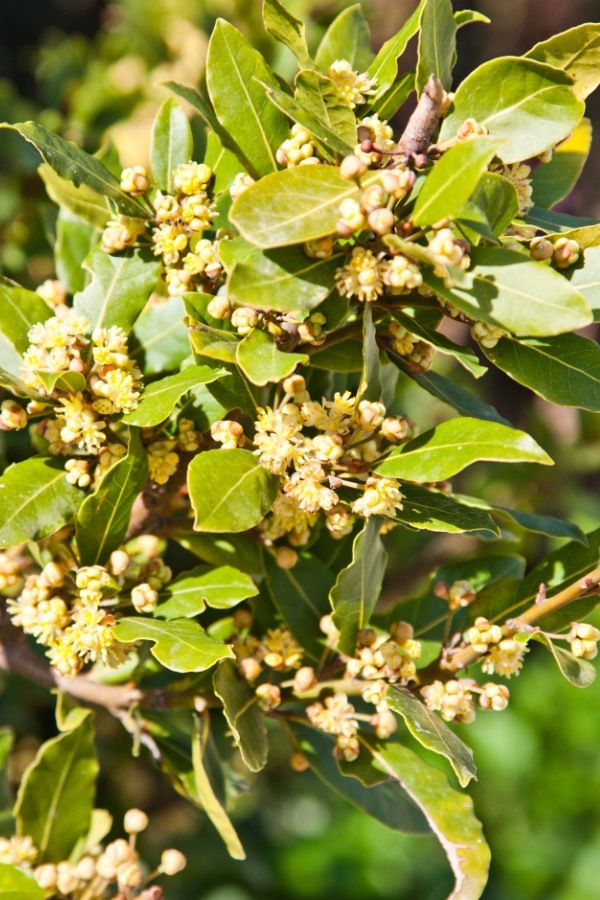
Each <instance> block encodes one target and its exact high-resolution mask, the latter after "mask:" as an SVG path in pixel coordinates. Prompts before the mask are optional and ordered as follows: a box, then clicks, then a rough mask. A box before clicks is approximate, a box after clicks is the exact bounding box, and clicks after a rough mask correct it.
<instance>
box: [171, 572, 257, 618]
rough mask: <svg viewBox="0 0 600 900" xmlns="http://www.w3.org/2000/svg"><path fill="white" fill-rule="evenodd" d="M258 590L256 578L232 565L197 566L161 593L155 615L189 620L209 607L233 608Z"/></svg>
mask: <svg viewBox="0 0 600 900" xmlns="http://www.w3.org/2000/svg"><path fill="white" fill-rule="evenodd" d="M256 594H258V590H257V588H256V587H255V585H254V582H253V581H252V579H251V578H250V577H249V576H248V575H246V574H245V573H244V572H240V571H239V569H234V568H233V567H232V566H218V567H217V568H212V567H210V566H196V568H195V569H191V570H190V571H189V572H183V573H182V574H181V575H178V576H177V578H175V579H174V580H173V581H171V582H170V583H169V584H168V585H167V586H166V587H165V588H164V589H163V590H162V591H161V593H160V599H161V601H162V602H161V603H160V604H159V605H158V606H157V607H156V609H155V611H154V615H155V616H157V617H158V618H161V619H188V618H193V617H194V616H197V615H199V614H200V613H201V612H204V610H205V609H206V606H207V604H208V606H212V607H213V608H214V609H231V608H232V607H233V606H237V604H238V603H241V602H242V600H247V599H248V598H249V597H254V596H255V595H256Z"/></svg>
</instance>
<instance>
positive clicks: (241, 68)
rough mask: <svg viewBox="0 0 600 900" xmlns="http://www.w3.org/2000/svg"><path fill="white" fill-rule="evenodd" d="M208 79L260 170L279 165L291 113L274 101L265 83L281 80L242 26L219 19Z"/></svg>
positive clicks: (220, 111)
mask: <svg viewBox="0 0 600 900" xmlns="http://www.w3.org/2000/svg"><path fill="white" fill-rule="evenodd" d="M206 82H207V85H208V92H209V94H210V99H211V100H212V103H213V106H214V110H215V113H216V116H217V119H218V120H219V122H220V123H221V125H222V126H223V127H224V128H225V129H227V130H230V131H231V132H232V134H234V135H235V141H236V143H237V144H238V145H239V147H240V148H241V149H242V151H243V153H244V155H245V156H247V157H248V159H249V160H250V161H251V163H252V165H253V166H254V168H255V169H256V171H257V172H258V173H259V174H260V175H266V174H267V173H268V172H274V171H275V170H276V169H277V162H276V160H275V151H276V150H277V147H279V145H280V144H282V143H283V141H285V140H287V138H288V136H289V128H288V122H287V119H286V117H285V116H284V115H283V113H281V112H280V111H279V110H278V109H276V108H275V107H274V106H273V105H272V104H271V103H269V101H268V99H267V97H266V95H265V92H264V88H263V87H262V86H261V84H259V82H263V83H266V84H268V85H269V86H270V87H273V88H278V87H279V84H278V82H277V79H276V78H275V76H274V75H273V73H272V72H271V70H270V69H269V67H268V66H267V64H266V62H265V61H264V59H263V57H262V56H261V54H260V53H259V52H258V50H255V49H254V48H253V47H252V46H251V45H250V44H249V43H248V41H247V40H246V38H245V37H244V36H243V35H242V34H240V32H239V31H237V29H235V28H234V27H233V25H230V24H229V23H228V22H225V21H224V19H217V24H216V25H215V27H214V30H213V33H212V35H211V38H210V41H209V44H208V57H207V61H206Z"/></svg>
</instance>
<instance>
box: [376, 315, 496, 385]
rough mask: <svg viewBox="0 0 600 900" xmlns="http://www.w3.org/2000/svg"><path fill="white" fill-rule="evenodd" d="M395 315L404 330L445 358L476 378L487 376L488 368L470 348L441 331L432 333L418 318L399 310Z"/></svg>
mask: <svg viewBox="0 0 600 900" xmlns="http://www.w3.org/2000/svg"><path fill="white" fill-rule="evenodd" d="M393 315H394V319H396V321H397V322H399V323H400V325H402V327H403V328H406V330H407V331H410V332H411V333H412V334H415V335H416V336H417V337H419V338H420V339H421V340H422V341H425V342H426V343H427V344H431V346H432V347H435V349H436V350H439V352H440V353H442V354H443V355H444V356H450V357H452V358H453V359H455V360H456V361H457V362H458V363H460V365H461V366H462V367H463V368H464V369H466V370H467V372H470V373H471V375H473V376H474V377H475V378H481V376H482V375H485V373H486V372H487V367H486V366H482V365H481V363H480V362H479V360H478V358H477V356H476V354H475V353H474V352H473V350H471V349H470V348H469V347H462V346H461V345H460V344H455V343H454V341H451V340H450V339H449V338H447V337H446V335H445V334H442V333H441V332H439V331H432V329H431V328H427V326H426V325H423V324H421V322H420V321H419V320H418V318H415V317H413V316H409V315H406V314H405V313H403V312H399V311H397V310H394V314H393Z"/></svg>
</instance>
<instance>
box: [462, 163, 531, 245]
mask: <svg viewBox="0 0 600 900" xmlns="http://www.w3.org/2000/svg"><path fill="white" fill-rule="evenodd" d="M469 202H470V203H474V204H475V205H476V206H477V207H479V208H480V209H481V210H482V212H484V213H485V216H486V219H487V221H488V222H489V225H490V228H491V230H492V233H493V234H494V235H496V236H498V235H500V234H502V233H503V232H504V231H506V229H507V228H508V226H509V225H510V223H511V222H512V220H513V219H515V218H516V217H517V215H518V213H519V197H518V194H517V191H516V188H515V186H514V185H513V184H512V182H510V181H509V180H508V179H507V178H503V177H502V175H498V173H497V172H484V173H483V175H482V176H481V178H480V179H479V182H478V183H477V186H476V187H475V190H474V191H473V193H472V194H471V197H470V199H469ZM456 218H457V219H460V218H461V210H459V211H458V212H457V213H456Z"/></svg>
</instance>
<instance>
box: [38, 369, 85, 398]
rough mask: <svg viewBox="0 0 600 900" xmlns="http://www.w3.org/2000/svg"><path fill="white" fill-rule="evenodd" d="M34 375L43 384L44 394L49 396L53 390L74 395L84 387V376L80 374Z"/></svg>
mask: <svg viewBox="0 0 600 900" xmlns="http://www.w3.org/2000/svg"><path fill="white" fill-rule="evenodd" d="M36 375H37V376H38V378H39V379H40V380H41V381H42V382H43V383H44V387H45V389H46V393H48V394H51V393H52V392H53V391H55V390H59V391H67V392H68V393H71V394H75V393H77V391H83V390H84V388H85V386H86V383H87V382H86V380H85V376H84V375H82V374H81V372H41V371H37V372H36Z"/></svg>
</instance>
